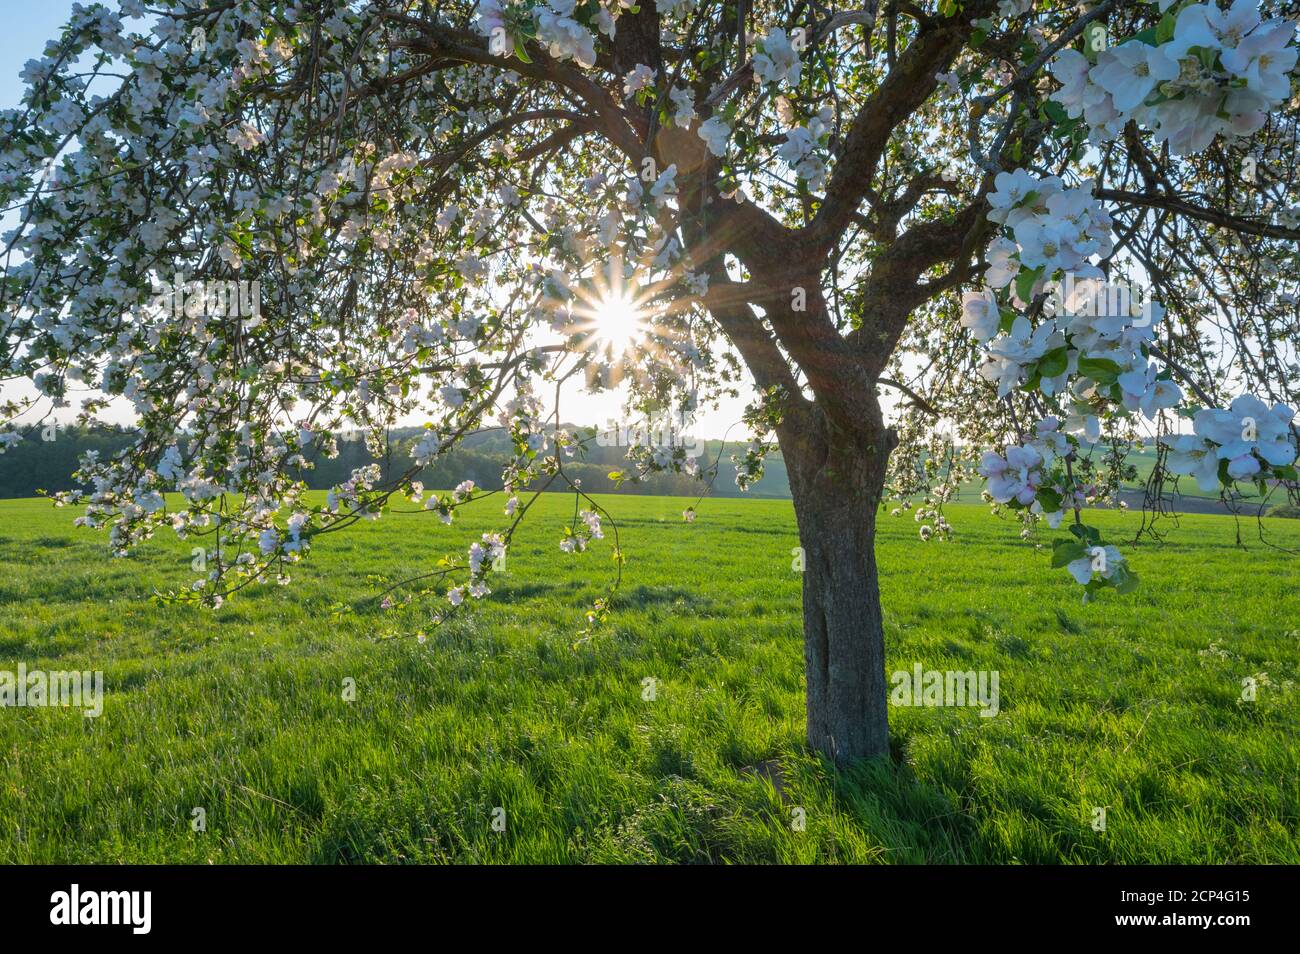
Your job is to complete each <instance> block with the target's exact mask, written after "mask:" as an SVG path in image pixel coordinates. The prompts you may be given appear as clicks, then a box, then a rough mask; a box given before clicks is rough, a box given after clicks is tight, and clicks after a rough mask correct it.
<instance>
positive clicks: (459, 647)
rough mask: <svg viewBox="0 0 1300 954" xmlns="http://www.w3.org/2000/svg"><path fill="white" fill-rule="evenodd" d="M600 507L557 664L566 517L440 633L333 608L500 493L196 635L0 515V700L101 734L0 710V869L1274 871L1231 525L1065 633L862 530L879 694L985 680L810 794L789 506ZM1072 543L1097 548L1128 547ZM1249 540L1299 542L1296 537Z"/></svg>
mask: <svg viewBox="0 0 1300 954" xmlns="http://www.w3.org/2000/svg"><path fill="white" fill-rule="evenodd" d="M606 502H607V503H608V504H609V506H610V507H611V508H612V509H613V511H614V513H615V515H616V516H617V517H619V518H620V531H621V533H622V535H623V543H624V546H625V549H626V551H627V552H628V554H629V557H630V562H629V563H628V565H627V567H626V570H625V573H626V576H625V583H624V587H623V589H622V591H621V594H620V596H619V598H618V601H617V612H616V613H615V614H614V616H613V617H612V619H611V621H610V623H609V624H608V626H606V627H605V628H604V630H602V631H601V632H599V633H598V634H597V635H595V636H594V637H593V638H591V639H588V640H586V641H578V640H577V637H576V633H577V631H578V630H579V629H581V628H582V626H583V611H584V609H585V608H586V606H587V605H589V603H590V601H591V600H592V599H594V598H596V597H597V596H599V595H600V594H601V592H602V590H603V587H604V585H605V584H606V583H607V581H608V579H609V574H610V573H611V572H612V569H613V565H612V563H611V562H610V560H609V556H608V551H607V548H605V547H603V546H601V547H599V548H597V549H594V550H592V551H590V552H588V553H586V554H582V555H577V556H570V555H565V554H562V553H560V552H559V550H558V547H557V542H558V539H559V528H560V526H561V524H562V523H563V522H564V521H565V520H566V518H567V517H568V516H569V515H571V513H572V501H571V499H569V498H562V497H549V498H547V499H546V500H545V501H544V502H543V503H542V504H540V505H539V512H538V513H537V514H536V517H537V519H531V518H530V520H531V522H530V523H528V524H526V526H525V529H524V530H523V531H522V535H521V536H520V537H519V538H518V539H517V541H516V545H515V547H514V548H513V549H512V552H511V555H510V557H509V561H508V568H507V570H508V572H507V573H506V575H505V576H504V578H503V579H502V580H500V581H499V582H498V584H497V585H496V587H495V589H496V593H495V594H494V596H493V597H492V598H490V599H489V600H488V601H487V602H486V603H484V604H482V605H480V606H479V607H478V608H477V610H476V613H475V614H474V615H472V616H468V617H463V618H459V619H457V620H455V621H453V622H452V623H450V624H448V625H447V626H445V627H443V628H441V629H434V628H432V627H430V626H429V620H428V618H429V613H430V606H429V604H427V603H426V604H423V605H413V606H407V607H402V608H400V609H397V610H393V611H390V612H387V613H385V612H383V611H381V610H379V609H377V608H374V607H373V604H364V603H362V598H363V597H366V596H367V595H369V594H373V593H374V592H376V581H377V580H379V579H381V578H382V579H389V580H392V579H397V578H398V577H400V576H402V575H408V574H412V573H415V572H420V571H421V570H425V569H428V568H430V567H431V566H432V564H433V563H434V561H435V560H436V559H437V558H438V556H440V555H441V554H442V553H444V552H449V551H456V552H463V548H464V546H465V545H467V544H468V542H469V541H470V540H471V539H476V538H477V534H478V533H479V532H481V531H482V530H484V529H487V528H489V527H491V526H493V525H494V523H495V520H496V517H497V515H498V514H499V500H497V499H493V500H492V501H490V502H488V503H486V504H484V505H481V506H480V507H479V508H478V509H476V510H473V511H472V512H471V513H470V514H469V515H468V519H466V521H465V522H464V523H463V524H462V523H459V522H458V524H457V525H456V526H455V527H452V528H446V527H442V526H441V525H440V524H437V523H436V521H435V520H434V519H432V518H431V517H430V516H428V515H424V516H413V517H406V516H393V517H389V518H385V519H384V520H382V521H379V522H378V523H376V524H371V525H368V526H366V527H364V528H360V529H358V530H356V531H355V532H351V533H350V534H347V535H340V536H334V537H331V538H327V539H324V540H322V541H320V542H319V543H318V545H317V548H316V553H315V554H314V556H313V558H312V561H311V562H309V563H308V564H305V565H303V566H302V567H299V568H298V569H297V571H296V572H295V577H296V579H295V582H294V584H293V585H292V586H290V587H288V588H280V587H275V586H272V587H266V588H262V589H258V590H256V591H248V592H246V593H245V594H243V595H241V596H239V597H237V598H236V599H234V600H232V601H230V602H229V603H227V604H226V606H224V607H223V608H222V609H220V610H218V611H216V612H210V611H204V610H194V609H188V608H181V607H176V606H161V605H157V604H155V603H153V602H151V601H150V598H149V597H150V594H151V593H152V592H153V591H154V590H155V589H156V588H168V587H172V586H181V585H184V584H185V583H186V582H187V581H188V580H189V579H190V578H191V576H192V574H191V572H190V569H189V565H188V564H189V559H190V558H189V546H190V544H188V543H182V542H179V541H175V540H171V539H169V540H162V539H159V540H157V541H155V542H153V543H151V544H149V545H148V546H146V547H145V548H144V549H142V550H141V551H139V552H138V553H136V554H135V555H133V556H132V557H130V558H128V559H125V560H116V561H109V560H108V559H107V558H106V557H105V550H104V540H103V538H102V537H101V536H99V535H97V534H95V533H92V532H90V531H84V530H74V529H73V528H72V527H71V525H70V521H71V518H72V517H73V516H74V514H72V513H70V512H69V511H66V510H62V511H59V510H53V509H52V508H50V507H49V505H48V504H46V503H43V502H37V501H7V502H0V669H13V668H14V667H16V665H17V663H18V662H19V661H23V662H25V663H26V664H27V665H28V667H29V668H36V667H39V668H45V669H102V670H103V671H104V673H105V683H106V699H105V709H104V714H103V715H102V716H101V717H100V718H98V719H86V718H83V717H82V715H81V713H80V712H78V711H76V710H71V709H54V708H45V709H37V708H26V709H19V708H6V709H0V860H3V861H6V862H104V863H116V862H163V861H167V862H200V863H205V862H217V863H222V862H339V861H349V862H401V861H421V862H438V861H457V862H506V861H528V862H569V861H592V862H642V861H676V862H708V861H714V862H716V861H724V862H830V861H842V862H900V863H901V862H1122V863H1136V862H1149V863H1187V862H1205V863H1220V862H1239V863H1247V862H1290V863H1297V862H1300V834H1298V832H1300V781H1298V779H1300V770H1298V760H1300V745H1298V744H1297V739H1300V724H1298V719H1297V711H1298V707H1297V702H1300V692H1297V688H1296V683H1297V682H1300V661H1298V653H1297V644H1298V642H1300V636H1298V635H1297V632H1296V631H1297V630H1300V586H1298V585H1297V584H1298V583H1300V573H1298V572H1297V558H1296V557H1295V556H1292V555H1290V554H1287V553H1284V552H1281V551H1279V550H1276V549H1272V548H1270V547H1267V546H1264V545H1261V544H1259V543H1258V542H1253V543H1252V544H1251V547H1250V549H1248V550H1241V549H1237V548H1236V547H1235V545H1234V543H1235V530H1234V525H1233V523H1232V521H1230V520H1228V519H1226V518H1216V517H1199V518H1185V519H1184V521H1183V524H1182V527H1181V528H1180V529H1179V530H1178V531H1177V532H1176V533H1175V535H1174V536H1173V537H1172V539H1171V541H1170V542H1168V543H1166V544H1164V545H1161V546H1156V545H1152V544H1143V545H1141V546H1128V545H1125V546H1124V549H1125V550H1126V552H1127V553H1128V555H1129V559H1130V561H1131V563H1132V565H1133V566H1134V568H1135V569H1136V570H1137V571H1138V573H1139V574H1140V576H1141V577H1142V581H1143V582H1142V586H1141V588H1140V589H1139V590H1138V591H1137V592H1136V593H1135V594H1132V595H1131V596H1128V597H1119V596H1116V595H1115V594H1113V593H1108V594H1105V595H1103V596H1101V597H1100V598H1099V599H1098V600H1097V601H1095V602H1093V603H1090V604H1088V605H1084V604H1082V603H1081V599H1080V593H1081V591H1080V588H1079V587H1078V586H1077V585H1076V584H1074V583H1073V582H1072V581H1070V580H1069V578H1068V577H1067V575H1066V574H1065V572H1064V571H1063V570H1052V569H1051V568H1050V567H1049V565H1048V558H1047V556H1046V554H1045V553H1041V552H1040V553H1035V552H1034V551H1033V549H1032V548H1031V547H1030V546H1029V545H1027V544H1025V543H1024V542H1022V541H1021V540H1019V538H1018V536H1017V534H1016V527H1015V526H1014V525H1012V524H1009V523H1004V522H1001V521H998V520H996V519H994V518H992V517H990V516H989V515H988V514H987V513H986V512H985V511H984V510H983V509H982V508H979V507H954V508H951V510H950V514H949V517H950V520H951V521H952V522H953V524H954V525H955V527H956V528H957V531H958V536H957V538H956V539H955V540H954V541H952V542H949V543H938V542H931V543H928V544H923V543H921V542H920V541H919V540H917V535H916V525H915V523H914V522H913V521H912V520H911V518H910V516H909V517H904V518H901V519H891V518H888V517H885V518H882V521H881V523H882V530H881V542H880V561H881V564H882V572H883V579H882V590H883V593H884V602H885V607H886V624H887V642H888V654H889V666H888V668H889V670H891V671H892V670H895V669H908V670H910V669H911V668H912V666H913V664H914V663H917V662H919V663H921V664H922V665H923V666H924V667H925V668H927V669H961V670H972V669H973V670H980V669H996V670H998V671H999V672H1000V682H1001V685H1000V689H1001V712H1000V714H999V715H998V716H996V717H995V718H991V719H982V718H980V717H979V715H978V713H977V711H976V710H974V709H955V708H946V709H945V708H893V709H892V710H891V718H892V723H893V748H894V753H893V754H894V758H893V759H892V760H891V761H890V762H888V763H875V764H864V765H861V766H859V767H857V768H855V769H853V770H851V771H848V772H846V773H843V774H837V773H836V772H834V771H833V770H832V769H830V768H829V767H828V766H827V765H826V764H824V763H823V762H822V761H820V760H819V759H817V758H816V757H814V756H812V755H810V754H809V753H808V752H807V751H806V749H805V748H804V747H803V746H802V735H803V723H804V715H803V687H802V679H803V675H802V670H803V660H802V650H801V635H800V623H799V618H800V617H799V585H798V575H797V574H796V573H794V572H793V571H792V570H791V553H790V551H791V548H792V547H794V546H795V545H796V544H797V538H796V535H795V531H794V525H793V519H792V512H791V509H790V505H789V503H788V502H785V501H748V500H740V501H734V500H733V501H716V502H706V503H705V504H704V505H703V506H702V507H701V513H700V517H699V519H698V520H697V521H696V523H695V524H693V525H687V524H685V523H683V521H682V519H681V511H682V509H683V508H684V506H685V505H686V503H687V502H686V501H683V500H675V499H669V498H638V497H621V498H609V499H608V500H607V501H606ZM1096 520H1097V522H1098V523H1100V524H1101V525H1102V526H1103V527H1104V528H1105V530H1106V531H1107V535H1108V538H1109V539H1111V540H1113V541H1115V542H1121V541H1124V542H1125V543H1126V541H1127V538H1130V537H1131V536H1132V534H1133V532H1134V530H1135V528H1136V526H1137V518H1136V516H1134V515H1127V514H1123V513H1106V514H1100V515H1098V516H1097V517H1096ZM1268 527H1269V532H1270V534H1271V537H1272V539H1273V540H1274V541H1275V542H1278V543H1285V544H1287V545H1289V546H1292V547H1300V527H1298V526H1297V525H1296V524H1295V522H1293V521H1283V520H1276V521H1269V522H1268ZM1246 529H1247V531H1251V532H1249V533H1248V534H1247V537H1248V539H1253V524H1252V525H1249V526H1248V527H1247V528H1246ZM1049 539H1050V535H1049ZM340 604H342V605H348V604H360V608H359V609H358V610H357V611H356V612H352V613H338V612H337V611H336V610H337V607H338V606H339V605H340ZM420 629H424V630H426V631H427V632H428V633H429V638H428V641H427V642H426V643H424V644H423V645H421V644H420V643H418V642H417V641H416V640H414V639H411V638H402V639H391V640H386V641H381V638H382V637H384V636H389V635H403V634H411V633H414V632H415V631H417V630H420ZM1260 673H1264V674H1266V680H1262V681H1261V688H1260V689H1259V695H1258V699H1257V701H1255V702H1253V703H1251V702H1243V701H1241V698H1240V697H1241V687H1242V679H1243V678H1246V677H1249V676H1253V675H1256V674H1260ZM345 678H350V679H354V680H355V683H356V699H355V701H353V702H345V701H344V700H343V698H342V686H343V681H344V679H345ZM647 678H652V679H655V680H656V681H657V682H656V689H657V691H656V698H655V699H654V700H653V701H647V700H644V699H643V698H642V695H643V688H642V687H643V680H645V679H647ZM755 766H759V767H760V770H759V771H754V769H753V767H755ZM771 778H775V779H776V781H777V783H778V786H779V788H780V791H779V792H778V791H777V788H776V787H774V785H773V784H772V782H771V781H770V780H769V779H771ZM195 806H202V807H203V808H205V809H206V813H207V830H206V831H204V832H197V833H196V832H194V831H192V830H191V825H190V821H191V810H192V808H194V807H195ZM497 806H501V807H504V808H505V810H506V816H505V817H506V830H505V831H504V832H496V831H493V829H492V824H491V822H492V812H493V809H494V808H495V807H497ZM1100 806H1105V807H1106V808H1107V827H1106V830H1105V831H1102V832H1099V831H1094V830H1093V828H1092V827H1091V826H1090V822H1091V820H1092V817H1093V809H1094V808H1095V807H1100ZM796 808H801V809H803V812H804V814H805V817H806V828H805V830H803V831H795V830H793V828H792V825H791V818H792V812H793V811H794V809H796Z"/></svg>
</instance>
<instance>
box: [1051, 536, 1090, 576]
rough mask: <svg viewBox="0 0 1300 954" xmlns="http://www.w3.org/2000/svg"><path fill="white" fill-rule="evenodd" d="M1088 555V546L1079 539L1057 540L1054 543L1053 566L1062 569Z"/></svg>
mask: <svg viewBox="0 0 1300 954" xmlns="http://www.w3.org/2000/svg"><path fill="white" fill-rule="evenodd" d="M1087 555H1088V548H1087V547H1086V546H1084V545H1083V544H1082V543H1080V542H1079V541H1078V540H1057V541H1055V542H1054V543H1053V544H1052V567H1053V568H1054V569H1060V568H1061V567H1063V566H1065V565H1066V564H1068V563H1073V562H1074V561H1075V560H1081V559H1083V558H1084V557H1086V556H1087Z"/></svg>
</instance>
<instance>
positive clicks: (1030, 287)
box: [1016, 265, 1043, 302]
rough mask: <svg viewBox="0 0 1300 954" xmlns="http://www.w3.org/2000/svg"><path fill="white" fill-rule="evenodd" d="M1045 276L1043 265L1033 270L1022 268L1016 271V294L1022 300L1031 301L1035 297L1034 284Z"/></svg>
mask: <svg viewBox="0 0 1300 954" xmlns="http://www.w3.org/2000/svg"><path fill="white" fill-rule="evenodd" d="M1042 277H1043V266H1041V265H1039V266H1038V267H1037V268H1035V269H1033V270H1027V269H1024V268H1022V269H1021V270H1020V271H1019V272H1017V273H1016V295H1018V296H1019V298H1020V300H1021V301H1025V302H1027V301H1030V300H1031V299H1032V298H1033V297H1034V285H1036V284H1037V283H1038V280H1039V279H1040V278H1042Z"/></svg>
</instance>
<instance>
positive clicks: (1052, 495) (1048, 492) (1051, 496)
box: [1037, 487, 1061, 513]
mask: <svg viewBox="0 0 1300 954" xmlns="http://www.w3.org/2000/svg"><path fill="white" fill-rule="evenodd" d="M1037 496H1038V502H1039V503H1040V504H1042V507H1043V511H1044V512H1045V513H1056V511H1058V510H1060V509H1061V495H1060V494H1058V493H1057V492H1056V491H1055V490H1053V489H1052V488H1051V487H1039V488H1038V495H1037Z"/></svg>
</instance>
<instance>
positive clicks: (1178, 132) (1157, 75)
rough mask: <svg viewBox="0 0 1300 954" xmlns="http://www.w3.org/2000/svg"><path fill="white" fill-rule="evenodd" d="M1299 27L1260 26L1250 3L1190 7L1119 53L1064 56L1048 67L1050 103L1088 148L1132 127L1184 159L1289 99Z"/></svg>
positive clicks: (1087, 50) (1252, 127)
mask: <svg viewBox="0 0 1300 954" xmlns="http://www.w3.org/2000/svg"><path fill="white" fill-rule="evenodd" d="M1167 5H1168V4H1162V6H1167ZM1295 29H1296V25H1295V23H1294V22H1292V21H1291V20H1287V19H1282V18H1276V19H1272V20H1261V19H1260V15H1259V5H1258V4H1257V3H1256V2H1255V0H1236V2H1235V3H1233V4H1232V6H1231V7H1230V8H1228V9H1221V8H1219V7H1218V6H1216V5H1215V4H1213V3H1194V4H1191V5H1189V6H1185V7H1183V8H1182V10H1180V11H1178V13H1177V15H1176V16H1175V15H1174V13H1173V12H1170V13H1167V14H1166V15H1165V17H1164V19H1163V20H1162V21H1161V23H1160V25H1159V26H1158V27H1156V28H1154V29H1152V30H1150V31H1147V32H1146V33H1145V34H1140V35H1138V36H1135V37H1132V38H1129V39H1127V40H1126V41H1125V42H1123V43H1119V44H1117V45H1115V46H1110V47H1106V48H1104V49H1101V50H1095V49H1094V47H1093V45H1092V44H1091V43H1088V42H1085V43H1084V45H1083V51H1082V52H1080V51H1079V50H1073V49H1067V50H1063V51H1061V53H1060V54H1059V55H1058V56H1057V57H1056V58H1055V60H1054V61H1053V63H1052V65H1051V67H1050V69H1051V71H1052V73H1053V75H1055V76H1056V78H1057V79H1058V80H1059V81H1060V82H1061V89H1060V90H1058V91H1057V92H1056V94H1055V95H1054V97H1053V98H1054V99H1055V100H1056V102H1058V103H1060V104H1061V106H1062V107H1063V108H1064V110H1065V113H1066V115H1067V116H1068V117H1069V118H1071V119H1077V118H1079V117H1082V118H1083V120H1084V121H1085V122H1086V123H1087V124H1088V127H1089V133H1090V136H1091V138H1092V140H1093V141H1094V142H1101V141H1103V140H1106V139H1113V138H1115V137H1117V136H1118V135H1119V134H1120V133H1121V131H1122V130H1123V128H1124V126H1125V124H1127V123H1128V122H1130V121H1135V122H1137V123H1139V124H1140V125H1142V126H1145V127H1146V128H1148V129H1151V130H1153V131H1154V133H1155V137H1156V139H1157V141H1159V142H1167V143H1168V144H1169V148H1170V150H1171V151H1172V152H1173V153H1174V154H1176V155H1190V154H1193V153H1197V152H1200V151H1201V150H1203V149H1205V148H1206V147H1207V146H1208V145H1209V144H1210V143H1211V142H1212V141H1213V140H1214V139H1215V138H1216V137H1217V136H1220V135H1222V136H1228V137H1232V136H1245V135H1249V134H1250V133H1252V132H1254V131H1256V130H1257V129H1259V128H1260V127H1261V126H1263V125H1264V122H1265V120H1266V119H1267V118H1268V114H1269V111H1270V110H1272V109H1274V108H1276V107H1277V106H1279V105H1281V104H1282V103H1284V102H1286V101H1287V100H1288V99H1289V98H1290V96H1291V78H1290V72H1291V70H1292V69H1294V67H1295V65H1296V57H1297V50H1296V48H1295V46H1293V45H1292V44H1291V39H1292V37H1293V36H1294V35H1295Z"/></svg>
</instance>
